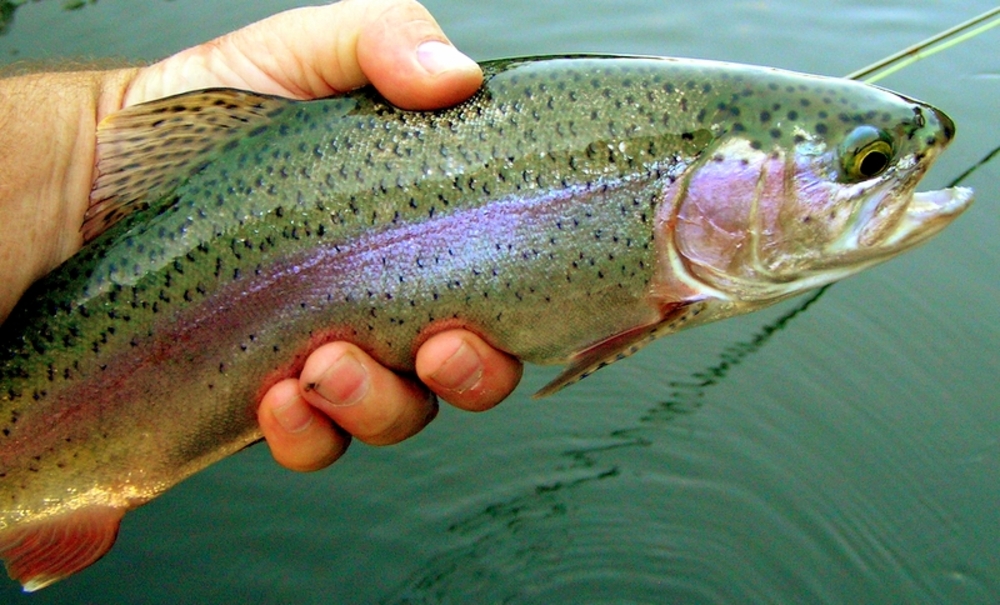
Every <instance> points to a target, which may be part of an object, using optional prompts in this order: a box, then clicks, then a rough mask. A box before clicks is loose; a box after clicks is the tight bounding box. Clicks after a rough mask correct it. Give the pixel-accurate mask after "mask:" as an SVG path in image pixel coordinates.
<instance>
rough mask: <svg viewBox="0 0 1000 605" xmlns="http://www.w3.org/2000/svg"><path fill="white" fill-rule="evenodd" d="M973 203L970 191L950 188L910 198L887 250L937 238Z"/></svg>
mask: <svg viewBox="0 0 1000 605" xmlns="http://www.w3.org/2000/svg"><path fill="white" fill-rule="evenodd" d="M973 199H974V195H973V192H972V189H969V188H968V187H948V188H946V189H938V190H935V191H917V192H914V193H913V195H912V196H911V197H910V201H909V203H908V204H907V205H906V211H905V212H903V213H902V215H901V216H900V218H899V222H898V223H897V224H896V227H895V228H894V229H893V232H892V234H891V235H890V236H889V237H888V238H887V239H886V240H885V241H884V242H883V243H882V245H883V246H885V247H891V248H896V247H899V246H910V245H913V244H915V243H917V242H919V241H922V240H924V239H927V238H929V237H931V236H932V235H935V234H937V233H938V232H939V231H941V229H943V228H944V227H945V226H946V225H948V224H949V223H951V221H952V220H953V219H954V218H955V217H957V216H958V215H959V214H961V213H962V212H964V211H965V210H966V208H968V207H969V206H970V205H971V204H972V201H973Z"/></svg>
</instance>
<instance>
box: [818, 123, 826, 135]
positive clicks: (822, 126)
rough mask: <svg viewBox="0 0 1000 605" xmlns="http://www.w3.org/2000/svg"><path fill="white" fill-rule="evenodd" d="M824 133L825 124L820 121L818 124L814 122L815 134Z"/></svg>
mask: <svg viewBox="0 0 1000 605" xmlns="http://www.w3.org/2000/svg"><path fill="white" fill-rule="evenodd" d="M826 133H827V127H826V124H824V123H822V122H820V123H819V124H816V134H826Z"/></svg>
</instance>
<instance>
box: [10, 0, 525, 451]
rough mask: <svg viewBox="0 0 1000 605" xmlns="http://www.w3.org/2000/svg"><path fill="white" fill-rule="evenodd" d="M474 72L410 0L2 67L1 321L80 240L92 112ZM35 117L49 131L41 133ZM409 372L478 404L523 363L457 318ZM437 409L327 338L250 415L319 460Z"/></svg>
mask: <svg viewBox="0 0 1000 605" xmlns="http://www.w3.org/2000/svg"><path fill="white" fill-rule="evenodd" d="M481 81H482V72H481V71H480V69H479V66H478V65H477V64H476V63H475V62H473V61H472V60H471V59H469V58H467V57H465V56H464V55H462V54H461V53H459V52H458V51H457V50H456V49H455V48H454V47H453V46H452V45H451V44H450V43H449V42H448V41H447V38H446V37H445V36H444V33H443V32H442V31H441V30H440V28H439V27H438V25H437V23H436V22H435V21H434V19H433V17H432V16H431V15H430V14H429V13H428V12H427V11H426V9H424V8H423V7H422V6H421V5H419V4H418V3H416V2H413V1H410V0H368V1H365V2H359V1H355V0H348V1H346V2H342V3H339V4H334V5H329V6H323V7H310V8H303V9H298V10H292V11H288V12H285V13H281V14H278V15H275V16H273V17H271V18H269V19H266V20H264V21H261V22H258V23H255V24H253V25H250V26H248V27H246V28H244V29H241V30H239V31H237V32H234V33H231V34H229V35H226V36H223V37H221V38H219V39H217V40H213V41H211V42H208V43H206V44H202V45H199V46H196V47H193V48H190V49H187V50H184V51H182V52H180V53H178V54H176V55H173V56H171V57H169V58H167V59H165V60H163V61H160V62H158V63H155V64H153V65H150V66H148V67H145V68H141V69H121V70H113V71H86V72H65V73H56V74H52V73H40V74H30V75H26V76H21V77H16V78H10V79H7V80H3V81H0V96H2V97H3V98H4V99H5V107H4V108H2V109H0V114H3V115H0V148H2V149H3V151H4V157H5V158H19V161H18V160H14V162H13V165H10V164H8V168H7V170H6V171H5V172H6V174H4V175H3V177H2V178H0V200H2V201H0V215H2V216H4V220H5V222H7V227H8V229H9V230H10V231H9V233H10V237H8V236H7V235H5V237H4V238H3V241H2V242H0V267H2V271H3V273H4V278H5V281H6V282H7V283H8V284H11V285H10V286H8V288H7V289H5V290H4V291H3V292H0V322H2V320H3V319H4V318H5V317H6V316H7V314H8V313H9V312H10V309H11V308H12V307H13V306H14V304H15V303H16V302H17V300H18V299H19V298H20V296H21V295H22V294H23V293H24V291H25V290H26V289H27V287H28V286H29V285H30V284H31V283H32V282H33V281H35V280H36V279H38V278H39V277H41V276H42V275H44V274H46V273H48V272H49V271H50V270H52V269H53V268H55V267H56V266H57V265H59V264H60V263H61V262H62V261H64V260H65V259H67V258H69V257H70V256H71V255H73V254H74V253H75V252H76V251H77V250H78V249H79V248H80V246H81V244H82V241H81V236H80V230H79V225H80V221H81V218H80V217H81V216H82V215H83V213H84V211H85V210H86V207H87V202H88V194H89V191H90V188H91V183H92V181H93V173H92V172H93V165H94V147H95V131H96V124H97V123H98V122H100V120H101V119H103V118H104V117H105V116H106V115H108V114H110V113H113V112H115V111H117V110H119V109H121V108H123V107H128V106H131V105H136V104H139V103H143V102H146V101H150V100H154V99H157V98H161V97H164V96H169V95H173V94H177V93H181V92H185V91H188V90H194V89H199V88H211V87H220V86H228V87H235V88H243V89H250V90H254V91H258V92H264V93H269V94H275V95H280V96H286V97H294V98H299V99H311V98H316V97H323V96H329V95H331V94H335V93H337V92H342V91H348V90H353V89H355V88H358V87H360V86H363V85H365V84H368V83H373V84H374V85H375V86H376V87H377V88H378V89H379V91H380V92H381V93H382V94H383V95H385V97H386V98H388V99H391V100H392V101H393V102H394V103H396V104H398V105H400V106H403V107H407V108H411V109H433V108H438V107H444V106H447V105H451V104H454V103H457V102H459V101H462V100H464V99H465V98H466V97H468V96H469V95H471V94H472V93H473V92H474V91H475V90H476V89H477V88H478V87H479V85H480V83H481ZM15 116H16V118H17V119H16V120H15V119H14V117H15ZM26 118H27V119H26ZM39 124H46V125H48V131H49V132H50V133H51V136H50V138H49V140H46V141H44V142H41V144H40V142H39V140H38V134H37V132H38V130H37V127H38V125H39ZM31 129H35V130H31ZM29 142H30V144H26V143H29ZM417 373H418V375H419V376H420V378H421V380H423V382H424V384H425V385H427V386H429V387H430V388H431V389H432V390H433V391H434V392H435V393H437V394H438V395H440V396H441V397H443V398H444V399H446V400H448V401H450V402H451V403H453V404H454V405H456V406H458V407H460V408H463V409H467V410H485V409H488V408H490V407H493V406H494V405H496V404H497V403H499V401H500V400H502V399H503V398H504V397H506V396H507V394H508V393H509V392H510V391H511V390H512V389H513V387H514V386H515V385H516V384H517V381H518V380H519V378H520V375H521V366H520V364H519V363H518V362H517V361H515V360H513V359H512V358H510V357H509V356H507V355H505V354H502V353H499V352H497V351H496V350H494V349H492V348H491V347H489V346H488V345H487V344H485V343H484V342H483V341H482V340H481V339H480V338H479V337H477V336H475V335H473V334H471V333H469V332H465V331H462V330H454V331H449V332H446V333H442V334H439V335H437V336H435V337H434V338H433V339H431V340H430V341H428V342H427V343H426V344H425V345H424V346H423V347H422V348H421V350H420V353H419V355H418V358H417ZM300 385H301V386H300ZM306 386H308V388H305V387H306ZM436 409H437V407H436V403H435V398H434V397H433V396H430V395H429V394H428V391H427V389H426V388H425V386H423V385H420V384H418V383H417V382H416V381H414V380H411V379H407V378H402V377H400V376H398V375H396V374H395V373H393V372H391V371H389V370H387V369H386V368H384V367H382V366H381V365H380V364H378V363H377V362H376V361H375V360H373V359H372V358H371V357H370V356H368V355H367V354H365V353H364V352H363V351H361V350H360V349H359V348H357V347H355V346H353V345H349V344H346V343H334V344H330V345H326V346H324V347H322V348H321V349H319V350H317V351H316V352H315V354H314V355H313V356H312V357H311V358H310V360H309V363H308V364H307V365H306V370H305V372H304V373H303V376H302V378H301V379H288V380H285V381H283V382H281V383H279V384H277V385H275V386H274V387H273V388H272V389H271V390H270V391H269V392H268V393H267V394H266V395H265V397H264V398H263V400H262V403H261V406H260V409H259V420H260V424H261V428H262V430H263V432H264V435H265V438H266V439H267V441H268V444H269V445H270V447H271V451H272V453H273V454H274V457H275V459H276V460H278V462H280V463H281V464H283V465H284V466H287V467H288V468H291V469H295V470H316V469H319V468H322V467H325V466H327V465H329V464H331V463H332V462H333V461H334V460H336V459H337V458H338V457H339V456H340V455H341V454H342V453H343V452H344V451H345V449H346V447H347V445H348V443H349V441H350V436H351V435H353V436H355V437H357V438H359V439H361V440H362V441H365V442H368V443H375V444H389V443H395V442H398V441H401V440H403V439H405V438H407V437H409V436H411V435H413V434H415V433H417V432H418V431H420V430H421V429H422V428H423V427H424V426H426V424H427V423H428V422H429V421H430V420H431V419H432V418H433V417H434V415H435V412H436Z"/></svg>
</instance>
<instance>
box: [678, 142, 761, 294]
mask: <svg viewBox="0 0 1000 605" xmlns="http://www.w3.org/2000/svg"><path fill="white" fill-rule="evenodd" d="M766 158H767V156H766V154H764V153H762V152H759V151H755V150H753V149H751V148H750V146H749V144H745V142H742V141H734V142H732V143H731V144H727V145H726V146H724V147H723V148H721V149H719V150H718V151H717V152H716V153H715V154H714V155H713V156H712V157H710V158H709V159H707V160H706V161H704V162H702V163H700V164H697V165H695V166H693V167H692V168H691V169H690V170H689V171H688V172H687V173H686V174H685V176H684V177H683V178H682V179H679V180H678V181H677V182H676V183H674V184H673V185H672V186H671V188H678V187H679V190H678V191H676V192H668V199H670V198H672V197H674V196H676V195H679V196H680V198H681V199H680V200H678V201H676V202H675V203H676V204H678V208H677V221H676V232H675V233H676V242H677V248H678V250H679V251H680V253H681V254H682V255H683V256H684V257H685V258H686V259H687V260H688V261H689V262H690V263H691V264H692V265H693V270H694V271H695V273H700V272H699V271H698V267H705V268H709V269H711V270H712V271H714V272H722V273H727V274H733V273H743V272H744V271H745V266H746V265H747V264H748V263H749V262H751V260H752V255H753V243H754V232H755V230H756V229H757V222H758V219H759V217H758V216H757V215H758V203H757V200H758V197H759V193H760V191H759V190H760V186H761V178H762V170H763V169H764V163H765V160H766ZM702 277H704V275H703V276H702Z"/></svg>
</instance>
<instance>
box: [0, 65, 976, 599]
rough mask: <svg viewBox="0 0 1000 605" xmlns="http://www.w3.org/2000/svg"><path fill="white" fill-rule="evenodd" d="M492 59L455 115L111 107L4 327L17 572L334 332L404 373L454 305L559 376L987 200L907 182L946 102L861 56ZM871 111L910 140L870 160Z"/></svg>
mask: <svg viewBox="0 0 1000 605" xmlns="http://www.w3.org/2000/svg"><path fill="white" fill-rule="evenodd" d="M484 73H485V76H486V77H485V83H484V85H483V87H482V88H481V89H480V91H479V92H478V93H476V95H475V96H474V97H473V98H471V99H470V100H469V101H467V102H465V103H462V104H460V105H458V106H456V107H454V108H451V109H446V110H441V111H436V112H409V111H403V110H399V109H397V108H394V107H393V106H391V105H389V104H388V103H387V102H386V101H385V100H384V99H382V98H381V97H380V96H379V95H378V94H377V93H376V92H375V91H373V90H371V89H362V90H360V91H356V92H354V93H352V94H350V95H346V96H343V97H337V98H331V99H325V100H320V101H313V102H295V101H288V100H283V99H277V98H274V97H266V96H262V95H255V94H253V93H246V92H240V91H227V90H215V91H202V92H199V93H192V94H189V95H182V96H179V97H175V98H171V99H166V100H162V101H158V102H154V103H152V104H147V105H144V106H137V107H135V108H130V109H128V110H125V111H123V112H121V113H119V114H115V115H113V116H111V117H110V118H109V119H108V121H107V122H106V123H103V124H102V125H101V126H100V131H99V147H98V153H99V157H100V163H99V167H98V168H99V173H100V175H99V177H98V180H97V183H96V185H95V190H94V195H93V198H92V199H93V206H92V208H91V210H90V211H89V212H88V216H87V219H86V222H85V224H84V233H85V234H87V236H88V237H96V238H95V239H93V241H92V242H90V243H89V244H88V245H87V246H86V247H85V248H84V249H83V250H82V251H81V252H80V253H79V254H78V255H77V256H75V257H74V258H72V259H70V260H69V261H68V262H67V263H66V264H65V265H63V266H62V267H60V268H59V269H57V270H56V271H55V272H54V273H53V274H51V275H50V276H48V277H46V278H44V279H43V280H42V281H40V282H39V283H38V284H36V285H35V286H34V287H33V288H32V290H31V291H30V292H29V293H28V294H27V295H26V296H25V298H24V301H23V302H22V303H21V304H20V305H19V307H18V308H17V309H15V311H14V312H13V313H12V315H11V316H10V318H8V320H7V321H6V323H4V324H3V326H2V327H0V376H2V378H0V430H2V434H0V555H2V556H3V558H4V559H5V560H6V562H7V565H8V570H9V572H10V573H11V575H12V577H15V578H17V579H19V580H21V581H22V582H24V583H25V586H26V587H27V588H29V589H36V588H40V587H42V586H44V585H46V584H48V583H51V582H52V581H55V580H57V579H59V578H61V577H64V576H66V575H68V574H70V573H73V572H75V571H77V570H79V569H81V568H83V567H86V566H87V565H89V564H90V563H92V562H93V561H94V560H96V559H97V558H99V557H100V556H101V555H102V554H103V553H104V552H105V551H106V550H107V549H108V548H110V546H111V543H112V542H113V540H114V535H115V532H116V531H117V527H118V522H119V520H120V518H121V515H122V514H124V512H125V511H126V510H128V509H131V508H134V507H136V506H138V505H140V504H142V503H144V502H146V501H148V500H150V499H152V498H154V497H156V496H157V495H159V494H160V493H162V492H163V491H164V490H166V489H168V488H169V487H170V486H172V485H174V484H176V483H177V482H179V481H181V480H182V479H183V478H185V477H187V476H188V475H190V474H191V473H194V472H196V471H198V470H200V469H201V468H204V467H205V466H207V465H209V464H211V463H212V462H214V461H217V460H219V459H221V458H223V457H225V456H227V455H229V454H232V453H234V452H236V451H237V450H239V449H241V448H243V447H245V446H246V445H248V444H250V443H252V442H254V441H256V440H258V439H259V438H260V432H259V429H258V427H257V423H256V408H257V405H258V403H259V401H260V398H261V397H262V395H263V393H264V392H265V391H266V390H267V388H269V387H270V386H272V385H274V384H275V383H276V382H278V381H279V380H281V379H283V378H286V377H290V376H295V375H297V374H298V373H299V372H300V370H301V368H302V366H303V363H304V360H305V358H306V356H307V355H308V354H309V352H310V351H312V350H313V349H315V348H316V347H317V346H318V345H320V344H322V343H324V342H329V341H334V340H349V341H351V342H354V343H356V344H358V345H359V346H361V347H362V348H364V349H365V350H367V351H368V352H369V353H371V354H372V355H373V356H374V357H375V358H376V359H378V360H379V361H380V362H382V363H384V364H386V365H387V366H389V367H391V368H394V369H397V370H401V371H412V370H413V359H414V355H415V352H416V349H417V348H418V347H419V345H420V344H421V343H422V342H423V341H424V340H426V338H428V337H429V336H431V335H433V334H434V333H437V332H440V331H442V330H445V329H449V328H453V327H462V328H466V329H470V330H473V331H475V332H477V333H479V334H480V335H481V336H483V337H484V338H485V339H486V340H487V341H488V342H490V343H491V344H492V345H493V346H495V347H497V348H499V349H502V350H505V351H507V352H510V353H511V354H513V355H515V356H517V357H518V358H520V359H523V360H525V361H530V362H534V363H540V364H555V363H558V364H569V368H568V369H567V370H566V371H565V372H564V373H563V374H561V375H560V376H559V377H558V378H557V379H556V380H555V381H553V382H552V383H550V385H549V386H547V387H546V388H545V389H543V390H542V391H541V392H540V394H543V395H547V394H551V393H553V392H555V391H557V390H558V389H560V388H562V387H563V386H565V385H567V384H570V383H572V382H575V381H576V380H578V379H580V378H582V377H585V376H587V375H589V374H591V373H592V372H594V371H596V370H597V369H599V368H601V367H604V366H606V365H608V364H610V363H612V362H614V361H616V360H618V359H621V358H623V357H625V356H627V355H630V354H632V353H634V352H635V351H636V350H638V349H639V348H640V347H642V346H643V345H645V344H646V343H647V342H649V341H650V340H652V339H654V338H656V337H658V336H661V335H664V334H668V333H671V332H674V331H676V330H678V329H681V328H686V327H689V326H693V325H698V324H701V323H705V322H707V321H712V320H716V319H721V318H724V317H728V316H731V315H736V314H739V313H745V312H748V311H752V310H755V309H758V308H762V307H764V306H767V305H768V304H772V303H774V302H777V301H778V300H783V299H785V298H787V297H788V296H792V295H794V294H796V293H799V292H801V291H803V290H805V289H808V288H810V287H814V286H815V285H818V284H819V283H826V282H828V281H832V280H833V279H837V278H839V277H842V276H844V275H847V274H849V273H852V272H855V271H857V270H860V269H861V268H863V267H865V266H868V265H870V264H873V263H874V262H878V261H881V260H884V259H886V258H889V257H891V256H893V255H895V254H897V253H899V252H900V251H902V250H904V249H906V248H908V247H911V246H912V245H914V244H915V243H917V242H918V241H922V239H925V238H926V237H928V236H929V235H930V234H932V233H934V232H936V231H937V230H939V229H940V228H941V227H943V225H944V224H946V223H947V222H948V220H950V219H951V218H953V216H954V215H956V214H957V213H958V212H960V211H961V209H962V208H964V207H965V206H966V205H967V204H968V201H969V199H970V198H969V195H968V193H967V192H964V190H953V191H951V192H948V193H944V192H939V193H938V194H935V195H937V197H933V199H926V198H920V199H919V203H917V202H916V201H915V202H912V203H911V202H910V199H911V198H912V199H913V200H917V195H919V194H913V187H914V186H915V185H916V182H917V180H919V177H920V176H921V175H922V174H923V171H924V170H926V167H927V165H929V163H930V162H931V161H932V160H933V158H934V156H935V155H936V153H937V152H938V151H939V150H940V149H941V148H943V146H944V145H946V144H947V142H948V141H949V140H950V139H951V137H952V135H953V125H951V123H950V121H949V120H948V119H947V117H946V116H944V115H943V114H941V113H940V112H938V111H937V110H935V109H933V108H930V107H929V106H925V105H922V104H918V103H916V102H914V101H911V100H909V99H905V98H903V97H899V96H897V95H895V94H893V93H889V92H886V91H882V90H879V89H876V88H873V87H868V86H864V85H860V84H857V83H854V82H848V81H843V80H833V79H827V78H818V77H813V76H805V75H801V74H793V73H790V72H781V71H778V70H770V69H766V68H757V67H749V66H737V65H731V64H722V63H713V62H705V61H693V60H675V59H655V58H620V57H557V58H542V59H518V60H507V61H497V62H492V63H488V64H485V65H484ZM866 129H867V130H866ZM869 131H871V132H875V133H878V136H880V137H883V138H886V139H888V140H890V141H891V142H892V145H893V146H894V150H893V157H892V158H887V159H886V160H885V164H886V166H885V168H884V174H881V173H880V174H878V175H863V176H864V178H861V177H859V175H857V174H855V173H856V172H857V171H858V170H860V168H859V166H862V164H861V163H860V162H857V163H855V162H852V161H851V158H853V157H854V155H852V154H858V153H863V152H869V150H870V149H873V147H871V145H873V144H876V147H877V146H878V145H877V141H876V142H874V143H873V142H872V141H869V140H868V138H865V137H868V136H869ZM869 138H870V137H869ZM855 140H859V141H860V142H858V143H855V142H854V141H855ZM885 145H886V146H888V145H889V144H888V143H885ZM878 149H882V147H878ZM876 160H878V158H876ZM875 165H878V161H876V162H875V163H874V164H873V163H869V166H875ZM851 171H854V172H851ZM945 197H947V198H948V199H947V200H946V199H944V198H945ZM939 198H941V199H939ZM931 202H934V203H933V204H931ZM907 204H909V206H912V207H914V210H913V211H912V212H911V210H908V209H907V208H908V206H907ZM930 206H934V212H931V213H930V214H928V207H930ZM859 209H860V210H859ZM866 209H867V210H866ZM918 209H919V210H920V211H921V212H923V214H920V213H918V212H917V210H918ZM869 210H870V211H869ZM820 211H822V213H826V214H822V213H821V212H820ZM901 213H903V215H905V216H906V217H910V218H909V219H908V220H910V222H911V223H913V224H912V225H910V224H909V223H907V224H906V225H903V223H902V222H900V223H899V225H897V223H895V222H893V223H890V224H888V226H883V228H882V229H881V230H876V231H874V232H876V233H882V232H883V231H891V232H892V233H894V234H895V235H894V240H893V242H894V243H893V244H892V245H888V244H886V245H882V246H877V247H872V248H871V249H864V250H841V249H839V248H836V246H835V245H834V243H835V242H838V241H844V235H843V234H844V232H845V230H848V231H849V230H850V229H854V228H855V227H854V225H853V224H851V223H849V218H850V217H866V218H865V220H867V221H869V222H870V223H871V224H874V225H875V226H880V225H881V223H880V222H879V221H882V222H885V221H888V220H890V219H892V220H895V221H901V220H902V219H899V216H901ZM911 214H912V215H913V216H912V217H911V216H910V215H911ZM925 214H926V216H925ZM932 215H933V216H932ZM817 216H828V218H827V219H825V220H813V219H814V217H817ZM887 217H888V218H887ZM855 220H860V219H855ZM769 221H771V222H769ZM845 221H848V222H845ZM900 225H902V226H900ZM911 232H912V233H911ZM748 246H749V248H748ZM765 265H766V266H765ZM820 265H822V270H819V269H814V267H818V266H820ZM765 269H766V270H765ZM781 271H786V273H784V274H783V273H781ZM823 280H825V282H824V281H823ZM181 418H183V419H184V420H183V421H180V420H177V419H181ZM52 552H56V553H62V554H61V555H59V556H52V555H51V553H52ZM47 553H48V554H47ZM66 553H71V554H66Z"/></svg>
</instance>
